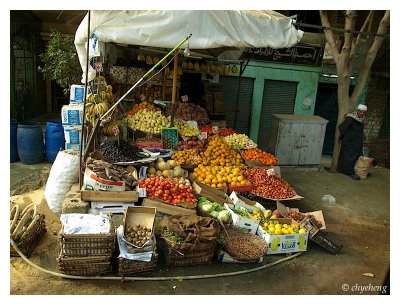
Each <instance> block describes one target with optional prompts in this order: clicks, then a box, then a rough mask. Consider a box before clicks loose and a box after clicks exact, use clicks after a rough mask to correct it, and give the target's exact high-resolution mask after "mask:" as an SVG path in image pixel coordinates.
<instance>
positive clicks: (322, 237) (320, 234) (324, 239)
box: [310, 231, 343, 254]
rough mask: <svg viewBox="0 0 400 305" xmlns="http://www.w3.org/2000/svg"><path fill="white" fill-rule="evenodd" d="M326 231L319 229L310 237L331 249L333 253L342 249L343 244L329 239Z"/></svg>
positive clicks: (326, 248) (325, 247)
mask: <svg viewBox="0 0 400 305" xmlns="http://www.w3.org/2000/svg"><path fill="white" fill-rule="evenodd" d="M326 236H327V233H326V232H322V231H318V232H317V234H315V235H314V236H312V237H311V238H310V239H311V240H312V241H313V242H315V243H316V244H318V245H320V246H321V247H322V248H324V249H325V250H327V251H329V252H330V253H332V254H337V253H338V252H339V251H340V249H342V248H343V246H341V245H337V244H336V243H334V242H333V241H332V240H330V239H328V238H327V237H326Z"/></svg>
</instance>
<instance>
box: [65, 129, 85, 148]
mask: <svg viewBox="0 0 400 305" xmlns="http://www.w3.org/2000/svg"><path fill="white" fill-rule="evenodd" d="M81 136H82V126H73V125H72V126H64V138H65V142H67V143H70V144H80V143H81Z"/></svg>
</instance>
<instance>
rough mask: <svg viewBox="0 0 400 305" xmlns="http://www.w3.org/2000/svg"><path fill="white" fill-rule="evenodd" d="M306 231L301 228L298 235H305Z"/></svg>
mask: <svg viewBox="0 0 400 305" xmlns="http://www.w3.org/2000/svg"><path fill="white" fill-rule="evenodd" d="M306 232H307V231H306V230H304V229H303V228H301V229H300V230H299V234H304V233H306Z"/></svg>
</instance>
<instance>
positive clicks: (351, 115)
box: [345, 104, 368, 124]
mask: <svg viewBox="0 0 400 305" xmlns="http://www.w3.org/2000/svg"><path fill="white" fill-rule="evenodd" d="M367 109H368V108H367V106H365V105H363V104H359V105H358V106H357V108H356V110H354V111H353V112H350V113H348V114H346V115H345V118H352V119H354V120H356V121H357V122H360V123H361V124H363V123H364V121H365V116H364V117H359V116H358V113H357V111H359V110H362V111H367Z"/></svg>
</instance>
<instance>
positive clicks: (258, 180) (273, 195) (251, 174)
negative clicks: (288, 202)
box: [243, 168, 295, 199]
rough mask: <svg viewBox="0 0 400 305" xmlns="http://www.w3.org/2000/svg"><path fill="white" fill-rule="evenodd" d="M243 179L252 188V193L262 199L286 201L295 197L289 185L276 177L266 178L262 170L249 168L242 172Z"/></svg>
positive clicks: (266, 175) (264, 171) (266, 173)
mask: <svg viewBox="0 0 400 305" xmlns="http://www.w3.org/2000/svg"><path fill="white" fill-rule="evenodd" d="M243 174H244V177H245V178H246V179H247V180H248V181H249V182H250V183H251V185H252V186H253V188H252V191H251V192H252V193H253V194H256V195H258V196H261V197H263V198H270V199H287V198H292V197H293V196H295V193H294V192H293V190H292V188H291V187H290V185H289V183H287V182H286V181H285V180H283V179H282V178H279V177H276V176H268V172H267V170H265V169H263V168H250V169H246V170H244V171H243Z"/></svg>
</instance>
